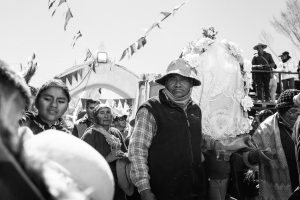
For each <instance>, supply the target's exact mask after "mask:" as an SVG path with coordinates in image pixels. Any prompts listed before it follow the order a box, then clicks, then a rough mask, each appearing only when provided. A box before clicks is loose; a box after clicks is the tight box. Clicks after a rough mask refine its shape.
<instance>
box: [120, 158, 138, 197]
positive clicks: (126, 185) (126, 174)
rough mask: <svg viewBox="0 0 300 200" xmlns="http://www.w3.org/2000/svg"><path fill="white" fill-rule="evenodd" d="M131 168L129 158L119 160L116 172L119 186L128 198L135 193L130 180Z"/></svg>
mask: <svg viewBox="0 0 300 200" xmlns="http://www.w3.org/2000/svg"><path fill="white" fill-rule="evenodd" d="M130 166H131V164H130V161H129V159H128V158H127V157H125V158H121V159H118V160H117V163H116V171H117V177H118V184H119V186H120V188H122V190H123V191H124V192H125V193H126V195H128V196H131V195H133V192H134V185H133V183H132V182H131V179H130Z"/></svg>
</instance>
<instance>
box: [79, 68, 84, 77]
mask: <svg viewBox="0 0 300 200" xmlns="http://www.w3.org/2000/svg"><path fill="white" fill-rule="evenodd" d="M82 71H83V69H80V70H78V74H79V76H80V78H81V79H82Z"/></svg>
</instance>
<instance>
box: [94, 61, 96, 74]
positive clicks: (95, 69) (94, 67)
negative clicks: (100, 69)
mask: <svg viewBox="0 0 300 200" xmlns="http://www.w3.org/2000/svg"><path fill="white" fill-rule="evenodd" d="M93 71H94V72H95V73H96V60H94V62H93Z"/></svg>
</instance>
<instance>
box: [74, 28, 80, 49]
mask: <svg viewBox="0 0 300 200" xmlns="http://www.w3.org/2000/svg"><path fill="white" fill-rule="evenodd" d="M80 37H82V34H81V32H80V31H78V32H77V33H76V35H75V36H74V37H73V44H72V47H73V48H74V46H75V44H76V42H77V40H78V38H80Z"/></svg>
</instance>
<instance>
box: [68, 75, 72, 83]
mask: <svg viewBox="0 0 300 200" xmlns="http://www.w3.org/2000/svg"><path fill="white" fill-rule="evenodd" d="M67 79H68V81H69V83H70V85H72V74H68V75H67Z"/></svg>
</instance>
